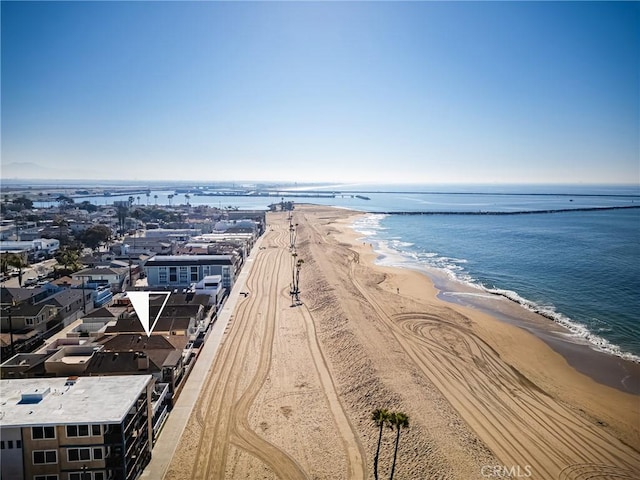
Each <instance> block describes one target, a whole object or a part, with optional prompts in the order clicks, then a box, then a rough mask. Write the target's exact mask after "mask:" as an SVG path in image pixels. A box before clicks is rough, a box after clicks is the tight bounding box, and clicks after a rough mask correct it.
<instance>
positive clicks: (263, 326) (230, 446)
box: [164, 214, 366, 480]
mask: <svg viewBox="0 0 640 480" xmlns="http://www.w3.org/2000/svg"><path fill="white" fill-rule="evenodd" d="M289 241H290V237H289V225H288V221H287V220H286V217H285V215H284V214H281V215H277V214H276V215H272V216H271V217H270V228H269V229H268V231H267V232H266V233H265V237H264V238H263V240H262V245H263V247H261V249H260V251H259V252H258V255H257V256H256V258H255V261H254V265H253V268H252V271H251V274H250V275H249V277H248V279H247V282H246V289H245V290H246V296H244V298H242V299H240V300H239V302H238V304H237V306H236V309H235V311H234V314H233V317H232V318H231V320H230V322H229V325H228V327H227V331H226V332H225V337H224V338H223V341H222V343H221V345H220V348H219V350H218V353H217V356H216V358H215V361H214V363H213V365H212V368H211V370H210V371H209V374H208V376H207V378H206V380H205V383H204V385H203V387H202V390H201V393H200V396H199V399H198V402H197V404H196V406H195V410H194V414H193V415H192V418H191V420H190V422H189V424H188V425H187V428H186V430H185V433H184V435H183V437H182V439H181V442H180V445H179V447H178V449H177V451H176V453H175V455H174V458H173V461H172V462H171V464H170V466H169V469H168V471H167V473H166V475H165V477H164V478H166V479H183V478H184V479H187V478H189V479H196V480H197V479H211V478H255V477H257V476H259V477H261V478H262V477H264V476H266V477H267V478H272V477H275V478H281V479H305V478H331V477H336V476H337V477H339V478H353V479H364V478H366V462H365V458H364V455H363V453H362V452H363V449H362V446H361V445H360V442H359V440H358V437H357V435H356V433H355V431H354V429H353V427H352V426H351V424H350V422H349V420H348V418H347V415H346V413H345V412H344V410H343V408H342V405H341V403H340V400H339V398H338V393H337V392H336V390H335V387H334V383H333V380H332V377H331V372H330V370H329V368H328V366H327V363H326V361H325V358H324V357H323V354H322V350H321V348H320V345H319V342H318V340H317V338H316V337H315V326H314V319H313V315H312V314H311V312H309V310H307V308H306V307H305V306H303V305H298V306H295V307H294V306H292V305H291V298H290V296H289V290H290V287H289V285H290V281H291V277H292V254H291V251H290V249H289ZM291 358H295V359H297V360H296V361H295V362H291V361H290V359H291ZM301 359H303V360H301ZM311 405H315V407H314V408H312V409H309V410H313V411H319V412H320V413H321V415H320V418H319V419H318V420H315V419H310V418H305V417H307V416H308V415H311V414H310V413H309V411H305V408H306V407H309V406H311ZM321 419H323V420H321ZM296 422H298V423H300V424H302V423H304V422H311V423H313V424H315V423H317V424H319V427H316V428H313V429H307V428H299V429H298V428H296ZM314 435H315V436H314ZM318 442H321V443H325V444H327V445H328V446H327V449H328V450H329V451H331V452H332V453H334V455H335V458H336V460H335V462H333V464H332V465H326V463H327V462H323V461H320V462H318V459H317V457H318V456H317V448H318ZM323 464H324V465H323ZM332 469H333V470H332Z"/></svg>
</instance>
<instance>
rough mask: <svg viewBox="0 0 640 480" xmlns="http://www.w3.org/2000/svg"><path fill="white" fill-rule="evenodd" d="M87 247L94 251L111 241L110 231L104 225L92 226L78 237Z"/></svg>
mask: <svg viewBox="0 0 640 480" xmlns="http://www.w3.org/2000/svg"><path fill="white" fill-rule="evenodd" d="M78 237H79V238H78V239H79V240H80V241H81V242H82V243H84V244H85V245H86V246H87V247H89V248H90V249H92V250H95V249H96V248H98V247H99V246H100V245H102V244H104V243H106V242H108V241H109V240H111V229H110V228H109V227H107V226H106V225H92V226H90V227H89V228H87V229H86V230H85V231H84V232H82V233H81V234H80V235H79V236H78Z"/></svg>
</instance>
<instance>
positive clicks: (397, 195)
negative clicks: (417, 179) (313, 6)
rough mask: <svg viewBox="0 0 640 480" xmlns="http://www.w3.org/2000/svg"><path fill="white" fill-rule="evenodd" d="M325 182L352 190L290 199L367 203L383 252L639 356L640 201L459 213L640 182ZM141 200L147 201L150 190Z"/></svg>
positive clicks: (639, 190)
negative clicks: (442, 184) (593, 184)
mask: <svg viewBox="0 0 640 480" xmlns="http://www.w3.org/2000/svg"><path fill="white" fill-rule="evenodd" d="M316 190H319V188H317V187H316ZM322 190H323V191H327V192H330V191H335V190H340V191H342V192H345V191H346V190H349V191H351V192H353V193H350V194H345V195H344V196H336V197H335V198H287V199H286V200H292V201H294V202H296V203H315V204H321V205H333V206H338V207H343V208H350V209H354V210H360V211H363V212H371V213H369V214H368V215H366V216H365V217H364V218H363V219H361V220H359V221H357V222H356V224H355V225H354V228H355V229H356V230H357V231H359V232H361V233H362V235H363V237H364V238H366V239H367V241H369V242H371V243H373V244H374V246H375V247H376V249H377V250H378V252H379V253H380V262H383V263H387V264H394V265H398V266H405V267H409V268H427V269H435V270H434V271H438V272H440V273H442V274H446V275H447V276H448V277H449V278H450V279H452V280H454V281H455V282H460V283H461V284H466V285H473V286H474V287H475V288H477V289H479V290H480V291H482V292H492V293H499V294H501V295H503V296H506V297H508V298H510V299H512V300H514V301H516V302H518V303H521V304H522V305H524V306H525V307H527V308H529V309H531V310H534V311H538V312H540V313H543V314H544V315H546V316H547V317H549V318H550V319H551V320H552V321H555V322H556V323H559V324H561V325H563V326H565V327H567V328H568V329H569V330H570V332H571V334H572V335H573V336H575V337H581V338H582V339H584V340H586V341H588V342H590V343H591V344H592V345H593V346H594V348H598V349H601V350H606V351H608V352H610V353H613V354H615V355H619V356H622V357H625V358H629V359H632V360H635V361H640V275H639V274H640V209H637V208H634V209H625V210H606V211H573V212H559V213H534V214H522V215H459V214H453V213H460V212H470V213H480V212H501V213H507V212H521V211H527V212H529V211H545V210H557V209H569V208H571V209H576V208H590V207H611V206H640V186H632V187H624V188H623V187H602V186H598V187H587V186H580V187H578V186H517V187H516V186H513V187H486V186H485V187H479V186H476V187H470V186H458V187H455V186H450V187H447V188H443V187H433V186H431V187H430V186H424V185H422V186H411V187H402V188H400V187H397V186H395V187H394V186H383V185H378V186H370V185H369V186H364V185H348V186H346V185H341V186H336V185H332V186H327V187H323V188H322ZM417 192H425V193H417ZM171 193H173V192H166V191H159V192H152V193H151V197H150V200H149V201H150V203H152V204H153V203H154V202H157V203H158V204H165V205H166V204H167V203H168V202H167V195H169V194H171ZM356 194H358V195H361V196H366V197H368V198H369V200H367V199H363V198H356V197H355V196H354V195H356ZM155 195H158V198H157V199H155V198H154V196H155ZM124 198H125V199H126V198H127V197H124ZM117 199H120V198H119V197H107V198H105V197H95V198H88V199H87V200H89V201H92V202H93V203H97V204H106V203H112V202H113V201H114V200H117ZM279 200H280V198H279V197H278V198H264V197H205V196H195V195H192V196H191V198H190V203H191V204H192V205H198V204H210V205H212V206H220V207H226V206H237V207H239V208H259V209H263V208H266V207H267V205H268V204H269V203H273V202H278V201H279ZM140 201H141V203H142V204H145V203H146V202H147V198H145V197H143V198H142V199H141V200H140ZM185 202H186V199H185V198H184V195H176V196H175V197H174V198H173V204H174V205H176V204H184V203H185ZM373 212H385V213H373ZM391 212H435V213H437V214H436V215H398V214H394V213H391Z"/></svg>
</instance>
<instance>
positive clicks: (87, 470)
mask: <svg viewBox="0 0 640 480" xmlns="http://www.w3.org/2000/svg"><path fill="white" fill-rule="evenodd" d="M0 386H1V387H2V388H1V389H0V399H1V401H0V418H2V422H1V423H0V433H1V435H0V438H1V440H0V442H1V443H0V448H1V451H2V463H1V464H0V469H1V472H0V476H1V478H3V479H5V478H7V479H15V480H22V479H24V480H33V479H38V480H40V479H43V480H45V479H46V480H50V479H58V480H88V479H91V480H107V479H113V480H134V479H136V478H138V477H139V476H140V474H141V473H142V471H143V469H144V467H145V466H146V465H147V464H148V463H149V460H150V459H151V448H152V418H153V405H152V398H153V395H154V394H153V387H154V380H153V377H152V376H151V375H135V376H132V375H126V376H110V377H80V378H76V377H69V378H30V379H11V380H1V381H0Z"/></svg>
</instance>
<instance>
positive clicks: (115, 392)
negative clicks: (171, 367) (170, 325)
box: [0, 375, 153, 427]
mask: <svg viewBox="0 0 640 480" xmlns="http://www.w3.org/2000/svg"><path fill="white" fill-rule="evenodd" d="M152 378H153V377H152V376H151V375H118V376H108V377H78V378H77V379H76V380H75V383H73V385H69V383H71V382H68V380H67V378H66V377H58V378H25V379H8V380H0V425H2V427H25V426H31V425H65V424H78V423H120V422H121V421H122V420H123V419H124V417H125V416H126V415H127V412H128V411H129V409H130V408H131V407H132V406H133V405H134V403H135V401H136V399H137V398H138V397H139V396H140V393H141V392H142V391H143V390H144V389H145V388H146V386H147V384H148V383H149V382H151V381H152Z"/></svg>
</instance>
